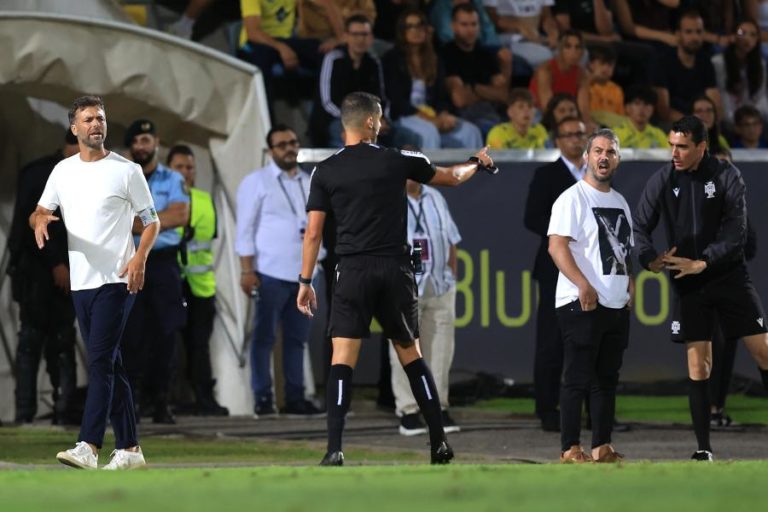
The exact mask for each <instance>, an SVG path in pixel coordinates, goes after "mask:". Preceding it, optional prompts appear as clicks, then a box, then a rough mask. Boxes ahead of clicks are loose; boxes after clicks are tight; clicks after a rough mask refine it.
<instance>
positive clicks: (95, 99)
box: [67, 94, 105, 125]
mask: <svg viewBox="0 0 768 512" xmlns="http://www.w3.org/2000/svg"><path fill="white" fill-rule="evenodd" d="M87 107H99V108H100V109H101V110H105V109H104V100H102V99H101V97H99V96H94V95H91V94H89V95H86V96H80V97H79V98H77V99H76V100H75V101H73V102H72V107H71V108H70V109H69V112H68V113H67V117H68V118H69V124H70V125H72V124H75V116H76V115H77V112H78V111H79V110H82V109H84V108H87Z"/></svg>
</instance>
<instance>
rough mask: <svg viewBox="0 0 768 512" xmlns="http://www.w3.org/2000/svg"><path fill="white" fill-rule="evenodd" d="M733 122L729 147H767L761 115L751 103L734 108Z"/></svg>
mask: <svg viewBox="0 0 768 512" xmlns="http://www.w3.org/2000/svg"><path fill="white" fill-rule="evenodd" d="M733 122H734V123H735V126H734V132H735V133H736V139H734V141H733V144H731V147H733V148H734V149H735V148H743V149H763V148H768V143H766V142H765V136H764V135H763V117H762V116H761V115H760V111H759V110H757V108H755V107H753V106H752V105H742V106H740V107H739V108H737V109H736V112H735V113H734V114H733Z"/></svg>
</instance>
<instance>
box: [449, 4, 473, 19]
mask: <svg viewBox="0 0 768 512" xmlns="http://www.w3.org/2000/svg"><path fill="white" fill-rule="evenodd" d="M460 12H464V13H467V14H473V13H474V14H477V15H478V16H480V13H479V12H477V8H476V7H475V5H474V4H473V3H472V2H465V3H463V4H458V5H454V6H453V9H451V21H453V20H455V19H456V15H457V14H459V13H460Z"/></svg>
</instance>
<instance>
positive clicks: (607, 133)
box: [584, 128, 621, 156]
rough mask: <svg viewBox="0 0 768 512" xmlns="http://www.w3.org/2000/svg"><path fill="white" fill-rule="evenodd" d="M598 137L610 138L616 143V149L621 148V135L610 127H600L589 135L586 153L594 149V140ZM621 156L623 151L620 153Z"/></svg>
mask: <svg viewBox="0 0 768 512" xmlns="http://www.w3.org/2000/svg"><path fill="white" fill-rule="evenodd" d="M598 137H603V138H604V139H608V140H609V141H611V142H613V143H614V144H616V149H617V150H619V151H620V150H621V142H620V141H619V136H618V135H616V132H614V131H613V130H611V129H610V128H600V129H599V130H597V131H594V132H592V135H590V136H589V138H588V139H587V146H586V149H585V150H584V152H585V153H589V150H590V149H592V142H594V140H595V139H596V138H598ZM619 156H621V153H619Z"/></svg>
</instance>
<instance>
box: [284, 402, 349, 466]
mask: <svg viewBox="0 0 768 512" xmlns="http://www.w3.org/2000/svg"><path fill="white" fill-rule="evenodd" d="M280 414H281V415H282V416H285V417H286V418H324V417H325V412H324V411H322V410H321V409H318V408H317V407H316V406H315V404H313V403H312V402H310V401H309V400H302V401H300V402H291V403H289V404H287V405H286V406H285V407H283V408H282V409H281V410H280ZM339 453H340V452H339Z"/></svg>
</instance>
